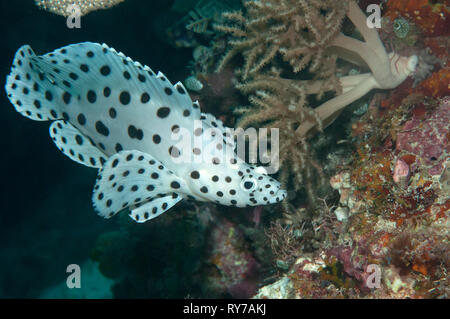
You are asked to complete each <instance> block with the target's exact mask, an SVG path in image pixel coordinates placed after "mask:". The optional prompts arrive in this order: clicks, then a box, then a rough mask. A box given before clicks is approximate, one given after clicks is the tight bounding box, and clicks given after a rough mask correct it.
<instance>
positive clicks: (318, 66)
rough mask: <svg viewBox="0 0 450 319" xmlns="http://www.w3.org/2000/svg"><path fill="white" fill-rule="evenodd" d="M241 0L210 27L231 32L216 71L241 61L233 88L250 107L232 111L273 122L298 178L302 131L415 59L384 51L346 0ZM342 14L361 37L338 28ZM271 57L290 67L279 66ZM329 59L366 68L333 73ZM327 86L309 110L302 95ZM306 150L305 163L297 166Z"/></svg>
mask: <svg viewBox="0 0 450 319" xmlns="http://www.w3.org/2000/svg"><path fill="white" fill-rule="evenodd" d="M244 5H245V8H246V13H245V14H244V13H242V12H234V13H228V14H226V17H227V18H228V19H229V21H230V24H228V25H223V26H217V29H218V30H221V31H223V32H225V33H227V34H230V35H231V37H232V39H231V40H230V42H229V43H230V45H231V49H230V50H229V51H228V52H227V53H226V54H225V56H224V58H223V60H222V62H221V63H220V65H219V69H221V68H223V66H224V64H226V63H228V62H229V61H230V60H231V58H232V57H233V56H234V55H236V54H238V53H240V54H241V55H242V56H243V58H244V60H245V62H244V65H243V68H242V69H241V70H239V72H238V73H239V74H240V76H241V80H242V82H241V83H240V84H239V85H238V88H239V89H240V90H241V91H242V92H243V93H244V94H246V95H248V96H249V100H250V102H251V104H252V105H253V106H251V107H247V108H240V109H238V110H237V112H238V113H242V114H244V115H243V117H242V118H241V121H240V122H239V123H238V126H241V127H246V126H249V125H251V124H255V123H257V124H268V125H270V126H271V127H276V128H280V152H279V154H280V158H279V160H280V164H281V165H283V163H284V162H289V163H290V164H291V167H292V171H293V172H294V174H295V175H297V176H298V177H299V176H300V173H298V172H303V173H305V168H306V174H307V175H309V176H310V177H311V175H312V173H311V170H312V167H314V166H317V165H316V164H314V162H313V161H312V160H311V159H312V157H311V155H307V154H310V152H309V150H308V146H307V144H306V137H307V136H309V135H310V134H309V133H310V132H311V131H314V130H316V131H317V130H319V131H321V130H322V129H323V128H325V127H326V126H328V125H329V124H330V123H331V122H333V121H334V120H335V119H336V117H337V116H338V115H339V114H340V113H341V112H342V110H343V109H344V107H345V106H347V105H349V104H350V103H352V102H353V101H355V100H357V99H359V98H361V97H363V96H364V95H365V94H366V93H368V92H369V91H371V90H372V89H393V88H395V87H397V86H398V85H399V84H400V83H402V82H403V81H404V80H405V79H406V78H407V77H408V76H409V75H410V74H411V73H412V72H413V71H414V69H415V67H416V64H417V57H416V56H412V57H402V56H400V55H399V54H397V53H395V52H391V53H389V54H388V53H386V50H385V48H384V46H383V43H382V42H381V40H380V38H379V36H378V33H377V31H376V29H373V28H372V29H371V28H369V27H368V26H367V23H366V20H367V18H366V16H365V14H364V13H363V12H362V11H361V9H360V8H359V7H358V5H357V3H356V2H355V1H353V0H346V1H340V2H336V1H331V0H330V1H328V0H325V1H313V0H300V1H296V0H276V1H275V0H251V1H247V2H245V4H244ZM346 16H347V17H348V18H349V20H350V21H351V22H352V23H353V25H354V26H355V27H356V29H357V31H359V33H360V34H361V36H362V38H363V40H358V39H356V38H354V37H350V36H348V35H345V34H344V33H342V32H340V29H341V25H342V22H343V20H344V18H345V17H346ZM278 57H281V58H282V60H283V61H285V62H288V63H289V65H290V66H291V69H290V70H286V68H283V65H282V63H281V62H280V61H278V60H277V58H278ZM337 58H341V59H343V60H346V61H348V62H350V63H352V64H355V65H357V66H361V67H363V68H367V69H368V70H370V72H368V73H363V74H357V75H347V76H341V77H337V75H336V59H337ZM300 71H304V72H302V74H299V72H300ZM306 71H308V72H310V73H312V74H314V77H313V79H311V80H302V79H301V78H300V76H301V75H304V74H306ZM292 74H294V75H292ZM296 74H297V75H296ZM332 91H334V92H336V96H335V97H334V98H331V99H330V100H328V101H326V102H325V103H323V104H321V105H319V106H318V107H316V108H311V107H309V106H308V103H307V97H308V96H309V95H317V96H318V98H319V99H320V98H322V97H323V95H324V93H326V92H332ZM308 156H309V157H310V161H308V162H309V163H310V164H313V165H306V164H305V161H307V157H308ZM319 171H320V170H319Z"/></svg>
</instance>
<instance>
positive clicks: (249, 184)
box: [241, 177, 257, 192]
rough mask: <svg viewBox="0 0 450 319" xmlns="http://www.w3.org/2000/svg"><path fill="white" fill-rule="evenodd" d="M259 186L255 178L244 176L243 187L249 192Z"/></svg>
mask: <svg viewBox="0 0 450 319" xmlns="http://www.w3.org/2000/svg"><path fill="white" fill-rule="evenodd" d="M256 187H257V183H256V180H255V179H254V178H250V177H247V178H243V179H242V181H241V188H242V189H243V190H245V191H247V192H251V191H253V190H255V189H256Z"/></svg>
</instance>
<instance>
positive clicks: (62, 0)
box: [35, 0, 124, 17]
mask: <svg viewBox="0 0 450 319" xmlns="http://www.w3.org/2000/svg"><path fill="white" fill-rule="evenodd" d="M123 1H124V0H56V1H55V0H35V2H36V4H37V5H38V6H39V7H40V8H42V9H44V10H47V11H50V12H53V13H55V14H58V15H62V16H64V17H67V16H70V15H71V14H72V12H71V10H70V9H69V8H70V6H71V5H77V6H78V7H79V8H80V11H81V15H85V14H87V13H89V12H91V11H95V10H100V9H109V8H111V7H113V6H115V5H117V4H119V3H121V2H123Z"/></svg>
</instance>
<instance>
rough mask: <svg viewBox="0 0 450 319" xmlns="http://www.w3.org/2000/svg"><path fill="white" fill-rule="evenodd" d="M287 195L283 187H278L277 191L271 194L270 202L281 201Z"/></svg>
mask: <svg viewBox="0 0 450 319" xmlns="http://www.w3.org/2000/svg"><path fill="white" fill-rule="evenodd" d="M286 196H287V191H286V190H284V189H281V188H280V189H278V190H277V192H276V193H275V194H274V195H272V199H271V201H270V203H271V204H274V203H278V202H281V201H282V200H283V199H285V198H286Z"/></svg>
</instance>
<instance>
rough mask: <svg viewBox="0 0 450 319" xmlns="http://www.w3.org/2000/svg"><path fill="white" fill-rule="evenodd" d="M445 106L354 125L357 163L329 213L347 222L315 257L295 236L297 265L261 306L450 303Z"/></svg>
mask: <svg viewBox="0 0 450 319" xmlns="http://www.w3.org/2000/svg"><path fill="white" fill-rule="evenodd" d="M393 95H394V96H395V94H393ZM448 104H449V102H448V97H443V98H437V99H432V98H429V97H424V96H423V95H420V96H414V97H408V98H405V99H404V100H402V102H401V103H400V105H396V106H395V107H390V108H389V109H387V110H386V109H383V108H380V107H376V106H374V104H372V105H371V107H370V108H369V110H368V112H367V113H366V115H364V116H363V117H362V119H361V120H360V121H359V123H363V124H364V125H362V126H360V125H357V124H359V123H354V125H353V135H354V136H355V142H357V143H358V148H357V152H356V153H355V155H354V159H353V161H354V162H353V163H352V164H351V165H349V166H348V167H347V168H346V169H344V170H342V171H341V172H339V173H338V174H337V175H335V176H334V177H332V178H331V180H330V183H331V185H332V187H333V188H334V189H337V190H338V191H339V194H340V199H339V204H338V205H337V206H336V207H331V211H333V212H334V213H335V214H336V217H338V213H337V212H338V209H339V208H343V209H345V211H346V212H347V216H346V218H345V219H342V220H341V221H339V220H337V221H336V220H334V221H331V229H332V230H333V234H334V238H332V239H331V240H330V241H328V243H327V244H326V245H325V244H320V245H319V247H318V248H317V249H315V250H313V251H310V252H308V251H305V249H304V248H302V247H299V245H300V243H301V238H300V239H299V238H297V239H296V238H295V237H293V236H292V237H291V242H290V246H291V247H295V249H294V251H293V252H291V254H292V255H293V256H294V257H296V261H295V262H294V263H290V265H291V266H290V267H289V269H288V271H287V273H286V274H285V275H284V276H282V278H281V279H280V280H279V281H277V282H276V283H275V284H272V285H269V286H267V287H263V288H262V289H260V290H259V292H258V294H257V295H256V296H255V297H256V298H271V297H272V296H273V297H285V298H448V296H449V293H450V288H449V287H450V286H449V283H450V282H449V279H448V275H447V273H448V270H449V266H450V258H449V256H450V244H449V240H450V234H449V232H448V229H449V228H448V227H449V217H450V215H449V211H450V200H449V198H448V194H449V186H448V185H449V184H448V183H449V182H448V179H449V173H448V171H449V169H448V166H449V162H450V155H449V149H448V146H449V136H448V132H449V129H450V126H449V123H450V122H449V120H448V115H449V114H450V111H449V109H448ZM412 124H414V125H413V126H411V125H412ZM431 128H433V131H432V133H431ZM421 133H427V135H426V137H425V136H424V135H422V134H421ZM399 141H400V142H399ZM430 154H431V155H433V156H437V157H436V158H435V159H434V158H433V156H431V155H430ZM430 156H431V157H430ZM432 158H433V159H432ZM303 218H305V217H303ZM339 225H341V226H344V227H341V228H338V226H339ZM275 231H276V229H275V230H271V232H272V233H269V235H270V236H272V237H273V236H276V233H274V232H275ZM287 234H289V232H286V231H285V232H284V236H287ZM375 271H377V272H378V280H379V281H378V282H377V280H375V279H374V278H375V277H373V274H374V272H375ZM280 291H283V294H282V295H280Z"/></svg>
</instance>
